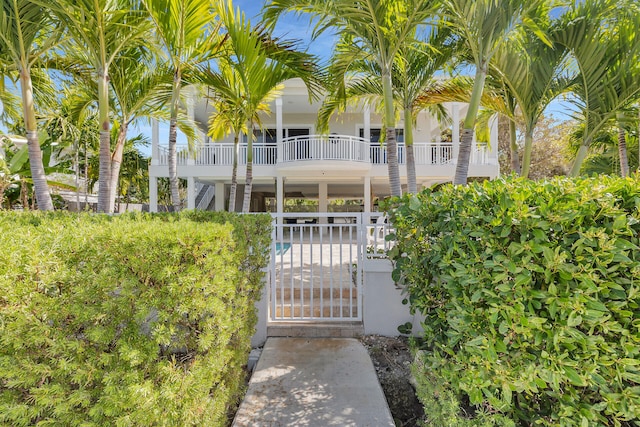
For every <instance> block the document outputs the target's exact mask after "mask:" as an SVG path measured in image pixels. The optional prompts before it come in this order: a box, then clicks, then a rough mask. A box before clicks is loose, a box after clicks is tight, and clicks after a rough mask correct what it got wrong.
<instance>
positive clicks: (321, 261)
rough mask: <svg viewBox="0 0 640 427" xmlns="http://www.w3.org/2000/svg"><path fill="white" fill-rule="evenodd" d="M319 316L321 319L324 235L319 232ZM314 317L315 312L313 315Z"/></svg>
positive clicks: (322, 307)
mask: <svg viewBox="0 0 640 427" xmlns="http://www.w3.org/2000/svg"><path fill="white" fill-rule="evenodd" d="M318 288H319V289H320V315H319V317H320V318H321V317H322V311H323V310H324V233H323V232H322V230H320V285H319V286H318ZM313 316H314V317H315V311H314V313H313Z"/></svg>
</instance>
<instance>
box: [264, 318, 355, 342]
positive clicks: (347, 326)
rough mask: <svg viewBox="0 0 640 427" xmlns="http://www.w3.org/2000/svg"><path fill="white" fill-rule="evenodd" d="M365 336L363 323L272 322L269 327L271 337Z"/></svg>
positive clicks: (268, 332)
mask: <svg viewBox="0 0 640 427" xmlns="http://www.w3.org/2000/svg"><path fill="white" fill-rule="evenodd" d="M363 334H364V326H363V325H362V322H317V321H297V322H272V323H270V324H269V325H268V326H267V336H269V337H296V338H357V337H359V336H361V335H363Z"/></svg>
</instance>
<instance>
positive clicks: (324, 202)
mask: <svg viewBox="0 0 640 427" xmlns="http://www.w3.org/2000/svg"><path fill="white" fill-rule="evenodd" d="M328 210H329V185H328V184H327V183H326V182H321V183H319V184H318V212H319V213H325V212H327V211H328ZM326 223H327V218H326V217H324V218H320V224H326Z"/></svg>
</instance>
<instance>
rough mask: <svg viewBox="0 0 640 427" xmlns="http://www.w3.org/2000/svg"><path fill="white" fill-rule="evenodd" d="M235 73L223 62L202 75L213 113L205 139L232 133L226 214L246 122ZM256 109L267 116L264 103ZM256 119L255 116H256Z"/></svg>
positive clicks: (231, 200)
mask: <svg viewBox="0 0 640 427" xmlns="http://www.w3.org/2000/svg"><path fill="white" fill-rule="evenodd" d="M237 77H238V74H237V73H236V72H235V70H234V68H232V67H231V66H230V64H229V63H228V62H227V61H224V60H221V61H219V63H218V70H217V71H213V70H211V69H209V70H208V73H206V77H205V78H204V82H205V83H206V84H207V85H208V86H209V87H210V88H211V92H210V99H211V101H212V107H213V110H214V112H213V113H212V114H211V116H210V118H209V136H211V138H212V139H213V140H220V139H222V138H223V137H225V136H226V135H228V134H229V133H230V132H233V147H234V148H233V169H232V172H231V188H230V192H229V207H228V210H229V212H234V211H235V206H236V193H237V189H238V148H239V142H240V135H241V134H245V135H248V134H249V131H248V130H247V122H248V121H249V117H247V116H246V115H245V110H244V105H243V101H244V99H243V87H242V83H241V82H239V81H237ZM258 110H260V111H262V112H265V113H268V112H269V109H268V104H266V103H262V104H260V105H258ZM258 117H259V116H258Z"/></svg>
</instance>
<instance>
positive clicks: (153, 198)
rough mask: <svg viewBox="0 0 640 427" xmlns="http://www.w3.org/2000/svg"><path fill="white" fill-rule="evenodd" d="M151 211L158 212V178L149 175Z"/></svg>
mask: <svg viewBox="0 0 640 427" xmlns="http://www.w3.org/2000/svg"><path fill="white" fill-rule="evenodd" d="M149 212H158V178H157V177H155V176H150V177H149Z"/></svg>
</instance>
